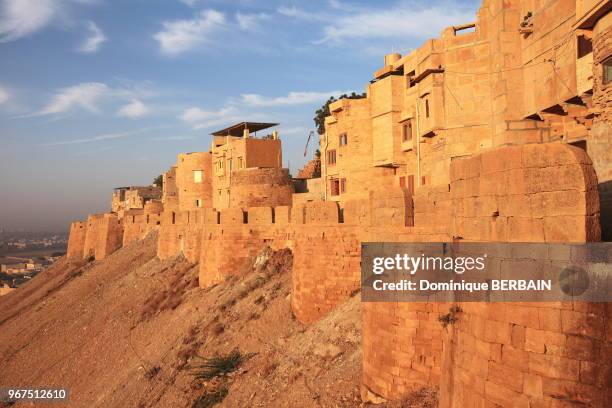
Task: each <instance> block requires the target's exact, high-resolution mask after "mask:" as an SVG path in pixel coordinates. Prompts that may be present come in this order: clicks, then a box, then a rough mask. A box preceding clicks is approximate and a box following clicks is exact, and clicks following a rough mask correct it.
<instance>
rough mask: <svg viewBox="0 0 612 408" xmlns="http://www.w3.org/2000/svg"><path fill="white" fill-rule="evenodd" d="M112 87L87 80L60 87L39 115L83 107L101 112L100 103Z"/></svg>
mask: <svg viewBox="0 0 612 408" xmlns="http://www.w3.org/2000/svg"><path fill="white" fill-rule="evenodd" d="M109 92H110V88H109V87H108V86H107V85H106V84H102V83H100V82H86V83H82V84H78V85H74V86H71V87H68V88H63V89H60V90H59V91H58V92H57V93H56V94H55V96H53V98H52V99H51V102H49V103H48V104H47V105H46V106H45V107H44V108H43V109H42V110H41V111H40V112H38V113H37V115H52V114H58V113H64V112H68V111H70V110H73V109H75V108H82V109H85V110H87V111H89V112H99V108H98V104H99V103H100V102H101V101H102V99H104V98H105V97H106V96H108V94H109Z"/></svg>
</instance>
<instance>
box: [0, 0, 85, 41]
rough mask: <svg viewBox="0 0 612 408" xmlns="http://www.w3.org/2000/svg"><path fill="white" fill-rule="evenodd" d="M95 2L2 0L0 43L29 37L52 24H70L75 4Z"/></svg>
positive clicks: (83, 0)
mask: <svg viewBox="0 0 612 408" xmlns="http://www.w3.org/2000/svg"><path fill="white" fill-rule="evenodd" d="M93 3H96V0H0V43H3V42H10V41H15V40H18V39H20V38H23V37H27V36H29V35H32V34H34V33H36V32H38V31H40V30H42V29H44V28H46V27H48V26H49V25H52V24H58V23H59V24H63V25H66V26H69V25H70V23H72V20H73V18H72V17H71V14H72V9H73V8H74V7H73V6H74V5H84V4H93ZM66 23H69V24H66Z"/></svg>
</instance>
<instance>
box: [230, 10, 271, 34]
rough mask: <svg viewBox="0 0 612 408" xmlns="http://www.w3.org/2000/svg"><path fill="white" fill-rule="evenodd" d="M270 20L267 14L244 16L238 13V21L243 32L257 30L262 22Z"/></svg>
mask: <svg viewBox="0 0 612 408" xmlns="http://www.w3.org/2000/svg"><path fill="white" fill-rule="evenodd" d="M269 18H270V16H269V15H268V14H266V13H258V14H242V13H240V12H238V13H236V21H237V22H238V26H239V27H240V28H241V29H242V30H256V29H258V28H259V26H260V24H261V22H263V21H264V20H267V19H269Z"/></svg>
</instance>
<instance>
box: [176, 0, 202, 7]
mask: <svg viewBox="0 0 612 408" xmlns="http://www.w3.org/2000/svg"><path fill="white" fill-rule="evenodd" d="M179 1H180V2H181V3H183V4H186V5H188V6H189V7H193V6H195V4H196V3H197V2H198V0H179Z"/></svg>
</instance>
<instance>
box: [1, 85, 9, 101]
mask: <svg viewBox="0 0 612 408" xmlns="http://www.w3.org/2000/svg"><path fill="white" fill-rule="evenodd" d="M9 97H10V96H9V93H8V91H7V90H6V89H4V88H2V87H0V105H2V104H3V103H6V102H8V100H9Z"/></svg>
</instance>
